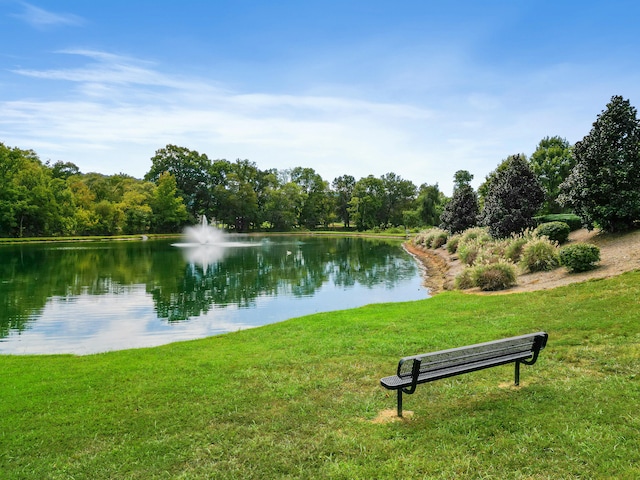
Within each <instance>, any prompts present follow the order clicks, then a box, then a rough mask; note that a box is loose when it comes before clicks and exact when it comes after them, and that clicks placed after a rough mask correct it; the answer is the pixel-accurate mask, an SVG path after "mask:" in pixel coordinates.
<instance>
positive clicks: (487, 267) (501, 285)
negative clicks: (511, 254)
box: [471, 260, 516, 291]
mask: <svg viewBox="0 0 640 480" xmlns="http://www.w3.org/2000/svg"><path fill="white" fill-rule="evenodd" d="M471 275H472V278H473V283H474V285H475V286H477V287H480V289H481V290H485V291H487V290H489V291H494V290H504V289H506V288H509V287H513V286H514V285H515V284H516V268H515V266H514V265H513V264H512V263H509V262H506V261H504V260H501V261H499V262H496V263H492V264H483V265H477V266H475V267H473V269H472V274H471Z"/></svg>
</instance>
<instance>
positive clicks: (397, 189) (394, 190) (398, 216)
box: [381, 172, 417, 227]
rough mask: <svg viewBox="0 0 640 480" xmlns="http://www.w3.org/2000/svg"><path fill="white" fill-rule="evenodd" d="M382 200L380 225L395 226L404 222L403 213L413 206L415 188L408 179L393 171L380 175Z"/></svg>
mask: <svg viewBox="0 0 640 480" xmlns="http://www.w3.org/2000/svg"><path fill="white" fill-rule="evenodd" d="M381 180H382V186H383V189H384V202H383V209H382V211H381V214H382V218H381V225H383V226H391V227H397V226H399V225H402V224H403V223H404V217H403V213H404V212H405V211H407V210H410V209H412V208H413V207H414V202H415V200H416V192H417V188H416V186H415V185H414V183H413V182H411V181H410V180H404V179H403V178H402V177H400V176H398V175H396V174H395V173H392V172H391V173H387V174H385V175H383V176H382V177H381Z"/></svg>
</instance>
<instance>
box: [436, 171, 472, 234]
mask: <svg viewBox="0 0 640 480" xmlns="http://www.w3.org/2000/svg"><path fill="white" fill-rule="evenodd" d="M471 180H473V175H472V174H471V173H469V172H468V171H467V170H458V171H457V172H456V173H455V175H454V188H453V196H452V197H451V200H450V201H449V202H448V203H447V204H446V205H445V207H444V211H443V212H442V215H441V220H442V223H441V224H440V228H442V229H444V230H448V231H450V232H451V233H459V232H463V231H464V230H466V229H467V228H471V227H475V226H476V225H477V224H478V214H479V206H478V194H477V193H476V192H475V191H474V190H473V188H472V187H471Z"/></svg>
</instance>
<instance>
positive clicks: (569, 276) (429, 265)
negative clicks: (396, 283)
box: [403, 229, 640, 296]
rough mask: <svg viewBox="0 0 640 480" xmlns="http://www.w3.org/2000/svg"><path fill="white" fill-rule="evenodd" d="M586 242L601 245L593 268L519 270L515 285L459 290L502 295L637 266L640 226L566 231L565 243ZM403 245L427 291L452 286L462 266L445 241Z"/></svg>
mask: <svg viewBox="0 0 640 480" xmlns="http://www.w3.org/2000/svg"><path fill="white" fill-rule="evenodd" d="M578 242H585V243H591V244H594V245H596V246H598V248H599V249H600V262H599V263H598V264H597V265H596V268H594V269H593V270H589V271H586V272H579V273H569V272H568V271H567V269H566V268H564V267H558V268H556V269H554V270H550V271H545V272H535V273H520V274H519V275H518V277H517V282H518V283H517V285H515V286H513V287H511V288H508V289H506V290H498V291H490V292H487V291H482V290H480V289H479V288H470V289H468V290H460V292H462V293H470V294H476V295H504V294H511V293H520V292H531V291H536V290H548V289H551V288H556V287H560V286H564V285H569V284H572V283H577V282H584V281H588V280H596V279H602V278H610V277H613V276H617V275H620V274H622V273H625V272H630V271H634V270H640V230H632V231H630V232H624V233H603V232H599V231H595V230H592V231H588V230H585V229H580V230H576V231H574V232H571V234H570V235H569V241H568V242H567V244H571V243H578ZM403 247H404V249H405V250H406V251H407V253H409V254H410V255H411V256H413V257H414V258H415V259H416V260H417V261H418V262H419V263H420V264H421V265H422V267H423V268H424V269H425V273H424V281H423V284H424V285H425V286H426V287H427V288H428V289H429V292H430V294H431V295H432V296H433V295H437V294H438V293H441V292H443V291H447V290H455V286H454V285H455V278H456V276H457V275H458V274H459V273H460V272H461V271H462V270H463V269H464V268H465V265H463V264H462V263H461V262H460V260H458V257H457V256H456V255H451V254H449V252H448V251H447V250H446V245H445V246H443V247H440V248H437V249H422V248H420V247H418V246H416V245H414V244H413V243H412V241H411V240H408V241H406V242H404V243H403Z"/></svg>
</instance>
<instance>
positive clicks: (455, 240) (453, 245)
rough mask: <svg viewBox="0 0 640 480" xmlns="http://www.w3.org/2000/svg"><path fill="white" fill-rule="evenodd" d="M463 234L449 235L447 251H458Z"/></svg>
mask: <svg viewBox="0 0 640 480" xmlns="http://www.w3.org/2000/svg"><path fill="white" fill-rule="evenodd" d="M461 238H462V235H459V234H456V235H452V236H450V237H449V240H447V252H449V253H450V254H452V255H453V254H454V253H456V252H457V251H458V245H459V244H460V239H461Z"/></svg>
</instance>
